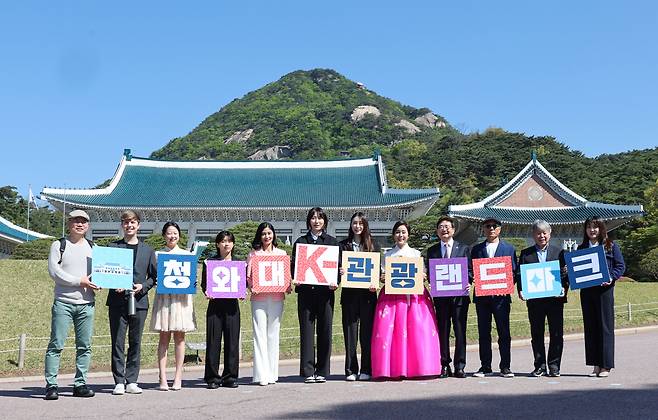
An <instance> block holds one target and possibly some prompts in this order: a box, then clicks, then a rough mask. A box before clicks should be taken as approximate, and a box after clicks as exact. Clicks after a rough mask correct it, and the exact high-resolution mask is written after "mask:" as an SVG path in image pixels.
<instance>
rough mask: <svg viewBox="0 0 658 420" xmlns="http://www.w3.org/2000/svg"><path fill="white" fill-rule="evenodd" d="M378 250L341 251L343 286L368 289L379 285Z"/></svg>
mask: <svg viewBox="0 0 658 420" xmlns="http://www.w3.org/2000/svg"><path fill="white" fill-rule="evenodd" d="M379 259H380V255H379V252H354V251H343V261H342V267H343V277H342V279H341V282H340V284H341V286H342V287H343V288H356V289H368V288H370V287H375V288H377V287H378V286H379V267H380V266H379Z"/></svg>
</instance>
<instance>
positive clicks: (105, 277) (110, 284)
mask: <svg viewBox="0 0 658 420" xmlns="http://www.w3.org/2000/svg"><path fill="white" fill-rule="evenodd" d="M91 282H92V283H94V284H95V285H96V286H98V287H100V288H102V289H128V290H130V289H132V288H133V250H132V249H127V248H112V247H107V246H95V247H93V248H92V250H91Z"/></svg>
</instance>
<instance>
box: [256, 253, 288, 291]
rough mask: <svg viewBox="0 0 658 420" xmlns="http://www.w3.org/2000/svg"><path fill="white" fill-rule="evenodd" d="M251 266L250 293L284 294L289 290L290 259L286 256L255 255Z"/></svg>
mask: <svg viewBox="0 0 658 420" xmlns="http://www.w3.org/2000/svg"><path fill="white" fill-rule="evenodd" d="M249 264H250V265H251V282H252V285H251V291H252V292H254V293H285V292H287V291H288V289H289V288H290V257H289V256H287V255H256V256H255V257H253V258H252V259H251V262H250V263H249Z"/></svg>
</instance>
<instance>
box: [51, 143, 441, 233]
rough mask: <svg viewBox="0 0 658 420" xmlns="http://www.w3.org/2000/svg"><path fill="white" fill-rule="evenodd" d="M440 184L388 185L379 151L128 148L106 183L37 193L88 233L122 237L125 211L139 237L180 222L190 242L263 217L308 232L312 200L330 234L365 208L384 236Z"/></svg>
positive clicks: (284, 229) (425, 205)
mask: <svg viewBox="0 0 658 420" xmlns="http://www.w3.org/2000/svg"><path fill="white" fill-rule="evenodd" d="M438 197H439V190H438V189H436V188H433V189H417V190H412V189H393V188H389V187H388V184H387V181H386V171H385V167H384V163H383V162H382V159H381V156H379V155H375V156H373V157H372V158H366V159H342V160H333V161H163V160H154V159H146V158H139V157H134V156H132V155H131V152H130V150H129V149H126V150H125V151H124V156H123V157H122V159H121V162H120V163H119V166H118V168H117V170H116V173H115V174H114V176H113V177H112V180H111V182H110V184H109V185H108V186H107V187H105V188H94V189H70V188H67V189H63V188H44V190H43V191H42V192H41V198H43V199H46V200H48V201H49V202H50V203H51V204H52V205H53V206H55V207H57V208H59V209H61V210H64V209H65V210H66V211H70V210H72V209H73V208H76V209H84V210H85V211H87V213H89V215H90V217H91V222H92V225H91V229H90V231H89V235H90V236H91V237H92V239H96V238H100V237H103V236H114V235H120V220H119V216H120V214H121V211H122V210H124V209H134V210H137V211H139V212H140V213H141V216H142V223H141V229H140V234H141V235H142V236H146V235H149V234H151V233H154V232H155V233H158V232H160V230H161V228H162V226H163V224H164V223H165V222H167V221H175V222H177V223H178V224H179V225H180V227H181V229H183V230H184V231H186V232H187V234H188V236H189V240H190V242H191V241H194V240H213V239H214V237H215V235H216V234H217V232H219V231H220V230H222V229H228V228H230V227H232V226H234V225H236V224H238V223H240V222H244V221H256V222H261V221H268V222H271V223H272V224H273V225H274V227H275V228H276V231H277V235H278V237H279V238H280V239H281V240H283V241H286V240H289V241H294V240H295V239H296V238H297V237H298V236H300V235H302V234H304V233H306V214H307V212H308V210H309V209H310V208H312V207H315V206H320V207H322V208H323V209H324V210H325V211H327V213H328V215H329V220H330V221H329V227H328V232H329V233H330V234H332V235H335V236H338V237H345V236H347V231H348V227H349V222H350V217H351V216H352V214H353V213H354V212H356V211H362V212H364V213H365V214H366V216H367V217H368V221H369V222H370V229H371V232H372V234H373V235H374V236H379V237H384V238H388V237H389V236H390V231H391V228H392V226H393V223H394V222H395V221H397V220H399V219H410V218H415V217H419V216H422V215H424V214H425V213H427V211H428V210H429V209H430V207H431V206H432V205H433V204H434V203H435V202H436V200H437V199H438Z"/></svg>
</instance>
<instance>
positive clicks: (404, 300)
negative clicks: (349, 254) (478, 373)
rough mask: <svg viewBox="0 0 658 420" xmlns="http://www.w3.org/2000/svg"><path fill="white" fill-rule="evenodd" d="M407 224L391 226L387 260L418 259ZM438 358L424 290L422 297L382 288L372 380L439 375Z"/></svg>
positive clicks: (429, 300)
mask: <svg viewBox="0 0 658 420" xmlns="http://www.w3.org/2000/svg"><path fill="white" fill-rule="evenodd" d="M408 239H409V225H408V224H407V223H406V222H403V221H399V222H397V223H396V224H395V226H393V240H394V241H395V246H394V247H393V248H391V249H390V250H388V251H386V253H385V254H384V259H383V260H382V267H384V266H385V260H386V258H395V257H420V252H419V251H418V250H416V249H413V248H411V247H410V246H409V245H408V244H407V241H408ZM440 373H441V355H440V350H439V334H438V332H437V329H436V316H435V314H434V305H433V304H432V298H431V297H430V295H429V293H428V291H427V289H426V288H424V287H423V294H422V295H387V294H386V291H385V290H384V289H383V288H382V291H381V292H380V293H379V298H378V299H377V307H376V309H375V321H374V325H373V331H372V375H373V377H375V378H415V377H420V376H432V375H439V374H440Z"/></svg>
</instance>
